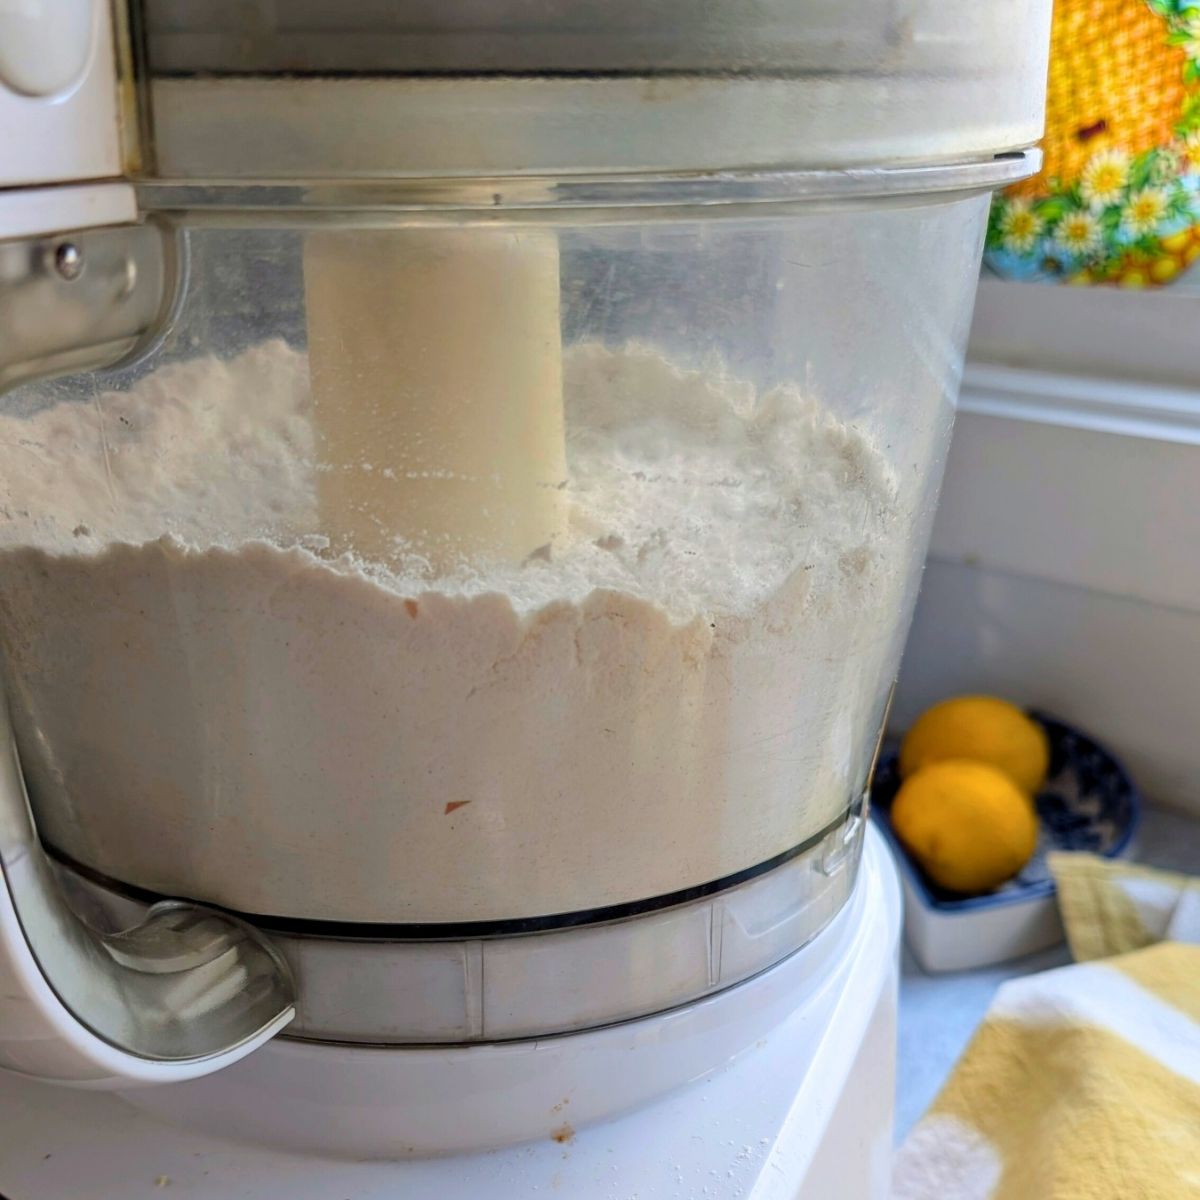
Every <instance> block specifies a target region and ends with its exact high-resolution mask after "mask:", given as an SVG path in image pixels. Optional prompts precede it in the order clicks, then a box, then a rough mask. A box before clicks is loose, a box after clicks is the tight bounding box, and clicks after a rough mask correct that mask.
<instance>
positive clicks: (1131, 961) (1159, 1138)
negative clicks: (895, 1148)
mask: <svg viewBox="0 0 1200 1200" xmlns="http://www.w3.org/2000/svg"><path fill="white" fill-rule="evenodd" d="M1052 857H1054V858H1055V859H1058V860H1059V861H1058V862H1057V863H1052V864H1051V869H1052V870H1053V871H1054V873H1055V877H1056V881H1057V882H1058V885H1059V888H1060V895H1061V897H1062V899H1063V900H1064V904H1063V918H1064V923H1065V925H1066V927H1067V936H1068V940H1069V941H1070V943H1071V946H1072V949H1073V950H1074V951H1075V953H1076V955H1077V957H1078V956H1079V954H1080V953H1081V952H1082V953H1083V954H1085V955H1087V956H1089V957H1091V959H1092V961H1088V962H1081V963H1077V964H1076V965H1074V966H1070V967H1062V968H1060V969H1058V970H1055V971H1047V972H1044V973H1043V974H1040V975H1030V976H1027V977H1026V978H1024V979H1017V980H1013V981H1012V982H1010V983H1007V984H1005V985H1004V986H1003V987H1001V988H1000V990H999V991H998V992H997V995H996V999H995V1000H994V1001H993V1003H992V1006H991V1008H990V1009H989V1010H988V1014H987V1016H986V1017H985V1018H984V1021H983V1024H982V1025H981V1026H980V1028H979V1030H978V1031H977V1032H976V1034H975V1036H974V1038H973V1039H972V1041H971V1043H970V1045H969V1046H968V1047H967V1049H966V1051H965V1052H964V1054H963V1056H962V1058H961V1059H960V1060H959V1062H958V1063H957V1065H956V1066H955V1068H954V1071H953V1073H952V1074H951V1076H950V1079H949V1081H948V1082H947V1084H946V1086H945V1087H944V1088H943V1090H942V1092H941V1094H940V1095H939V1096H938V1098H937V1099H936V1100H935V1101H934V1103H933V1105H932V1107H931V1108H930V1110H929V1112H928V1113H926V1115H925V1116H924V1117H923V1118H922V1119H921V1121H920V1122H919V1123H918V1124H917V1126H916V1127H915V1128H914V1129H913V1131H912V1133H910V1134H909V1136H908V1139H907V1140H906V1141H905V1143H904V1145H903V1146H902V1147H901V1149H900V1151H899V1152H898V1154H897V1158H896V1164H895V1171H894V1177H893V1192H892V1196H893V1200H1196V1198H1197V1197H1200V944H1192V943H1196V942H1200V887H1197V885H1196V883H1195V881H1191V880H1189V879H1187V878H1186V877H1184V876H1177V875H1169V874H1167V873H1166V872H1153V871H1146V870H1142V869H1139V868H1130V867H1123V866H1120V865H1117V864H1112V863H1111V862H1109V861H1107V860H1103V859H1097V858H1093V857H1092V856H1090V855H1054V856H1052ZM1068 859H1069V860H1072V861H1071V862H1067V863H1065V864H1064V862H1063V860H1068ZM1068 895H1069V896H1070V899H1069V901H1068V900H1067V897H1068ZM1156 937H1159V938H1162V937H1166V938H1168V939H1172V940H1164V941H1157V942H1156V941H1155V940H1154V939H1155V938H1156ZM1129 946H1138V947H1140V948H1139V949H1134V950H1128V951H1127V952H1126V953H1121V954H1117V955H1116V956H1115V957H1100V956H1101V955H1103V954H1105V953H1111V951H1112V950H1113V949H1124V948H1127V947H1129Z"/></svg>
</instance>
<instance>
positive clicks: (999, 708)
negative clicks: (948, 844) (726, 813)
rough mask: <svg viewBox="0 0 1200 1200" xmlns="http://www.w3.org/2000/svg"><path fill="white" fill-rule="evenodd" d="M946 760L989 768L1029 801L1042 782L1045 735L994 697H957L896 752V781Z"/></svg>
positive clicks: (927, 715)
mask: <svg viewBox="0 0 1200 1200" xmlns="http://www.w3.org/2000/svg"><path fill="white" fill-rule="evenodd" d="M944 758H973V759H976V760H977V761H978V762H983V763H990V764H991V765H992V766H993V767H998V768H999V769H1000V770H1001V771H1003V772H1004V773H1005V774H1006V775H1008V776H1009V778H1010V779H1012V781H1013V782H1014V783H1015V784H1016V785H1017V786H1018V787H1019V788H1020V789H1021V790H1022V791H1024V792H1026V793H1027V794H1028V795H1031V796H1032V795H1033V794H1034V792H1036V791H1037V790H1038V788H1040V787H1041V786H1042V783H1043V782H1044V780H1045V778H1046V771H1047V769H1048V768H1049V766H1050V745H1049V743H1048V742H1047V740H1046V732H1045V730H1044V729H1042V727H1041V726H1040V725H1039V724H1038V723H1037V722H1036V721H1034V720H1031V719H1030V718H1029V717H1027V716H1026V715H1025V714H1024V713H1023V712H1022V711H1021V710H1020V709H1019V708H1017V706H1016V705H1015V704H1009V703H1008V701H1007V700H998V699H997V698H996V697H995V696H958V697H956V698H955V699H953V700H943V701H942V703H941V704H935V705H934V706H933V707H932V708H930V709H927V710H926V711H925V712H924V713H922V714H921V716H920V717H918V718H917V721H916V723H915V724H914V725H913V727H912V728H911V729H910V730H909V731H908V733H907V735H906V736H905V738H904V741H903V742H902V743H901V746H900V775H901V777H902V778H904V779H907V778H908V777H909V776H910V775H911V774H912V773H913V772H914V771H919V770H920V769H921V768H922V767H924V766H926V765H927V764H929V763H934V762H940V761H941V760H942V759H944Z"/></svg>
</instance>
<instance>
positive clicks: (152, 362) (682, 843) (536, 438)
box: [0, 188, 988, 926]
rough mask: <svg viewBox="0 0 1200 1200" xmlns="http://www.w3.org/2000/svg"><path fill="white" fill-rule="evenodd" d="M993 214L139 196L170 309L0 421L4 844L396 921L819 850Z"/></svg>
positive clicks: (890, 648)
mask: <svg viewBox="0 0 1200 1200" xmlns="http://www.w3.org/2000/svg"><path fill="white" fill-rule="evenodd" d="M987 205H988V197H987V194H986V193H985V192H983V191H980V190H979V189H978V188H976V189H975V190H970V191H962V192H953V191H947V192H945V193H942V194H935V193H931V194H927V195H923V196H911V195H910V196H902V197H898V198H893V199H886V198H881V197H877V198H874V199H872V198H861V199H857V200H853V201H850V200H847V201H846V202H844V203H836V204H835V203H831V202H820V201H812V202H808V203H762V204H749V203H747V204H737V203H729V204H723V205H715V206H711V207H702V206H695V207H691V208H686V207H684V208H671V207H667V206H663V207H658V208H654V207H641V208H637V207H635V208H621V209H614V210H606V209H603V208H600V207H594V208H591V209H581V210H580V211H578V212H570V211H562V210H556V211H555V212H554V213H553V214H541V215H539V214H536V213H535V214H532V215H531V214H529V213H526V214H525V215H524V216H523V217H514V216H513V215H512V214H508V215H503V216H501V217H500V218H497V219H491V218H489V217H488V215H487V214H483V215H477V216H476V217H475V218H473V219H470V220H467V219H462V218H461V217H453V218H451V217H447V216H445V215H443V216H441V217H439V218H437V219H434V218H418V217H415V216H412V215H411V214H410V215H409V216H403V215H397V214H395V213H393V214H391V215H380V214H374V215H372V214H364V213H361V212H358V213H348V212H340V213H339V212H325V213H319V214H313V213H310V214H309V215H307V216H298V215H296V214H293V215H292V216H290V217H288V218H286V219H285V218H284V217H283V216H281V215H279V214H270V213H262V214H257V215H254V214H252V215H242V216H237V215H236V214H230V213H225V214H223V215H215V216H214V215H213V213H211V212H207V213H182V214H177V215H176V217H175V218H174V220H175V221H176V223H177V228H178V237H179V239H180V244H181V245H182V247H183V248H184V251H185V253H184V254H183V256H182V258H183V260H184V261H185V263H186V272H185V277H184V282H183V285H182V292H181V299H180V302H179V304H178V305H177V307H176V310H175V312H174V315H173V319H172V322H171V324H170V327H169V330H168V331H167V333H166V334H165V335H164V336H163V337H162V338H161V339H160V340H159V341H158V342H157V343H156V344H155V345H154V346H152V347H150V348H148V349H147V350H146V351H145V352H144V353H143V354H142V355H141V356H140V357H139V358H138V359H137V360H136V361H134V362H131V363H129V364H127V365H125V366H123V367H121V368H119V369H115V370H111V371H107V372H101V373H96V374H91V375H87V376H80V377H75V378H69V379H60V380H56V381H52V382H49V383H40V384H36V385H31V386H27V387H24V388H22V389H20V390H18V391H16V392H14V393H11V394H10V395H8V396H7V397H5V398H4V399H3V400H2V401H0V456H2V457H3V462H2V464H0V493H2V508H0V643H2V648H3V666H4V672H5V678H6V681H7V687H8V692H9V701H10V704H11V706H12V708H13V713H14V721H15V724H16V727H17V732H18V741H19V748H20V754H21V759H22V764H23V767H24V770H25V774H26V778H27V780H28V783H29V789H30V794H31V799H32V802H33V805H34V808H35V810H36V815H37V819H38V822H39V828H40V830H41V832H42V835H43V837H44V838H45V839H46V841H47V842H48V843H49V844H50V845H51V847H52V848H54V849H55V850H56V851H58V852H59V853H60V854H62V855H64V856H65V857H66V858H68V859H69V860H71V861H73V862H75V863H76V864H79V865H81V866H82V867H84V868H86V869H88V870H89V871H91V872H93V873H99V874H100V875H101V876H104V877H107V878H108V879H111V880H115V881H117V882H119V883H122V884H126V885H132V886H134V887H137V888H142V889H147V890H149V891H151V892H155V893H161V894H166V895H172V896H186V897H189V898H191V899H195V900H202V901H208V902H213V903H217V904H220V905H224V906H226V907H228V908H231V909H235V910H238V911H240V912H243V913H247V914H264V915H272V916H283V917H289V918H313V919H319V920H328V921H352V922H379V923H388V924H393V925H407V926H414V925H421V926H429V925H440V924H445V923H461V922H468V923H470V922H484V923H486V922H492V921H500V922H503V921H511V920H514V919H521V918H528V917H531V916H539V915H547V914H563V913H581V912H593V911H594V910H600V912H601V915H602V914H603V911H604V910H607V909H608V908H610V907H612V906H620V905H623V904H628V903H630V902H635V901H641V900H646V899H651V898H656V897H657V898H663V897H677V898H678V897H685V896H687V895H688V894H690V892H691V891H692V890H694V889H697V888H705V887H711V886H714V885H719V884H720V883H721V882H722V881H734V880H737V879H741V878H746V877H747V876H748V875H749V874H752V873H753V872H755V871H759V870H763V869H766V868H767V867H768V866H770V865H771V864H773V863H777V862H781V861H784V860H785V859H786V858H787V857H788V856H789V855H791V854H794V853H796V852H797V851H798V850H799V848H801V847H804V846H807V845H810V844H813V843H814V842H815V841H816V840H817V839H818V838H819V837H820V836H821V835H822V834H823V833H824V832H827V831H828V830H830V829H831V828H834V827H836V826H837V824H838V823H839V822H841V821H843V820H844V819H845V817H846V814H847V812H848V810H849V809H851V808H852V806H854V805H855V804H856V803H857V802H858V800H859V799H860V798H861V795H862V793H863V790H864V786H865V784H866V780H867V773H868V770H869V766H870V763H871V759H872V755H873V752H874V749H875V747H876V744H877V739H878V736H879V732H880V726H881V722H882V719H883V715H884V708H885V704H886V700H887V697H888V694H889V689H890V686H891V683H892V680H893V677H894V675H895V672H896V668H897V663H898V659H899V655H900V650H901V647H902V644H903V640H904V636H905V633H906V631H907V627H908V622H909V616H910V613H911V609H912V604H913V599H914V595H915V591H916V587H917V581H918V577H919V574H920V569H921V564H922V560H923V557H924V551H925V547H926V541H927V537H928V532H929V525H930V520H931V516H932V513H933V507H934V502H935V498H936V493H937V489H938V485H939V481H940V478H941V473H942V465H943V459H944V456H945V452H946V448H947V444H948V439H949V434H950V427H951V421H952V414H953V400H954V395H955V391H956V388H957V381H958V375H959V370H960V366H961V358H962V352H963V345H964V341H965V337H966V332H967V328H968V324H969V319H970V314H971V307H972V302H973V293H974V287H975V276H976V270H977V264H978V258H979V252H980V246H981V241H982V236H983V231H984V225H985V221H986V216H987Z"/></svg>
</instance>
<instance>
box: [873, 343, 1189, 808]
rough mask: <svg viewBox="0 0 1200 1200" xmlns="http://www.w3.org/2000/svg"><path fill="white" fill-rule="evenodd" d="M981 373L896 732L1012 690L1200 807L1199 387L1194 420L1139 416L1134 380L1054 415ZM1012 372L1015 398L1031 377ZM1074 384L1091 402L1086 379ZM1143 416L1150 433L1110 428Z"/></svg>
mask: <svg viewBox="0 0 1200 1200" xmlns="http://www.w3.org/2000/svg"><path fill="white" fill-rule="evenodd" d="M1196 336H1197V341H1198V344H1200V332H1198V333H1197V335H1196ZM1197 354H1198V355H1200V351H1197ZM1198 365H1200V358H1198ZM1000 374H1001V375H1003V370H1001V372H1000ZM976 375H977V380H976V386H974V387H972V385H971V383H970V378H969V379H968V386H967V387H966V388H965V389H964V401H963V407H964V409H965V410H966V411H964V412H963V413H962V414H961V415H960V417H959V422H958V426H957V428H956V432H955V435H954V444H953V447H952V450H951V454H950V465H949V469H948V473H947V478H946V484H945V488H944V490H943V494H942V502H941V507H940V509H939V514H938V519H937V522H936V525H935V529H934V535H933V546H932V550H931V554H930V559H929V564H928V567H927V570H926V575H925V581H924V587H923V589H922V594H921V599H920V603H919V605H918V609H917V615H916V619H915V623H914V627H913V632H912V636H911V638H910V641H909V645H908V649H907V651H906V654H905V659H904V664H903V667H902V670H901V677H900V687H899V690H898V692H897V698H896V705H895V708H894V710H893V724H894V726H895V727H896V728H897V729H903V728H905V727H906V726H907V725H908V724H909V723H910V722H911V720H912V719H913V718H914V717H915V716H916V715H917V713H918V712H920V710H921V709H922V708H923V707H925V706H926V705H928V704H931V703H933V702H934V701H936V700H938V699H941V698H943V697H945V696H947V695H952V694H954V693H956V692H963V691H989V692H995V693H998V694H1000V695H1004V696H1007V697H1009V698H1011V699H1013V700H1015V701H1017V702H1020V703H1024V704H1030V705H1037V706H1041V707H1044V708H1045V709H1047V710H1048V711H1050V712H1053V713H1055V714H1056V715H1059V716H1061V717H1063V718H1064V719H1066V720H1068V721H1073V722H1076V723H1078V724H1079V725H1080V726H1082V727H1083V728H1085V729H1087V730H1088V731H1089V732H1092V733H1093V734H1095V735H1096V736H1097V737H1099V738H1101V739H1102V740H1103V741H1104V742H1105V743H1106V744H1108V745H1109V746H1110V748H1111V749H1113V750H1114V751H1116V752H1117V753H1118V754H1120V755H1122V756H1123V757H1124V758H1125V760H1126V762H1127V765H1128V766H1129V768H1130V770H1131V771H1132V773H1133V775H1134V777H1135V778H1136V780H1137V781H1138V783H1139V784H1140V785H1141V787H1142V789H1143V791H1144V792H1145V793H1146V794H1147V796H1148V797H1150V798H1152V799H1153V800H1155V801H1157V802H1159V803H1165V804H1172V805H1175V806H1180V807H1185V808H1189V809H1191V810H1193V811H1195V812H1197V813H1200V444H1196V443H1197V442H1200V427H1198V426H1200V396H1198V397H1196V399H1195V402H1194V408H1195V412H1194V414H1193V416H1194V418H1195V419H1194V420H1190V419H1189V415H1188V410H1189V405H1191V404H1192V403H1193V402H1192V401H1190V400H1186V398H1185V399H1184V400H1183V401H1181V400H1180V394H1179V393H1171V395H1169V396H1166V398H1165V399H1164V401H1163V403H1162V404H1160V405H1158V408H1157V410H1155V405H1154V404H1153V403H1150V404H1149V405H1148V406H1147V407H1148V409H1149V410H1154V411H1158V412H1159V413H1160V414H1161V413H1162V412H1167V414H1168V415H1167V416H1166V417H1163V418H1162V419H1158V420H1151V421H1150V422H1149V423H1148V424H1145V425H1138V423H1137V422H1136V421H1133V422H1131V420H1130V419H1127V418H1130V416H1131V414H1133V415H1134V416H1136V414H1137V412H1138V404H1139V402H1140V401H1141V400H1143V399H1145V395H1144V394H1141V393H1144V391H1145V389H1142V390H1141V393H1139V394H1138V395H1134V392H1135V391H1137V390H1138V389H1131V391H1130V403H1128V404H1125V403H1123V402H1122V401H1121V400H1120V398H1119V397H1118V398H1113V397H1111V396H1110V397H1109V401H1108V402H1106V403H1105V404H1103V405H1101V406H1100V407H1101V411H1099V413H1098V412H1097V410H1096V409H1095V407H1094V406H1092V405H1090V404H1088V403H1076V404H1074V405H1073V406H1072V405H1071V404H1068V405H1067V406H1066V409H1065V410H1063V411H1060V412H1057V413H1056V414H1055V415H1054V416H1053V418H1052V419H1050V420H1049V421H1048V420H1047V419H1046V417H1045V411H1044V410H1043V411H1041V412H1039V410H1038V406H1037V403H1036V401H1035V402H1031V403H1029V404H1027V405H1026V406H1025V408H1024V411H1023V412H1022V410H1021V406H1020V405H1015V406H1014V405H1006V404H1004V403H1000V402H996V401H995V395H996V389H995V388H992V387H991V386H990V383H993V382H995V379H994V375H995V372H990V369H989V370H985V371H982V372H976ZM1013 376H1014V379H1015V381H1016V384H1017V385H1020V386H1016V387H1015V391H1020V390H1022V387H1024V384H1027V383H1029V380H1028V379H1024V377H1023V376H1021V373H1020V372H1014V373H1013ZM979 378H982V379H983V384H982V385H981V384H979ZM1040 378H1042V380H1043V384H1045V380H1046V378H1047V377H1040ZM1198 378H1200V372H1198ZM1056 386H1057V385H1056V384H1054V382H1053V381H1051V383H1050V384H1045V386H1043V388H1042V390H1043V391H1046V390H1049V391H1054V390H1055V388H1056ZM1000 390H1001V391H1003V390H1004V389H1003V388H1001V389H1000ZM1033 390H1035V391H1036V390H1037V389H1036V388H1034V389H1033ZM1067 390H1068V391H1069V392H1072V391H1073V394H1075V395H1076V396H1077V397H1079V396H1084V397H1085V398H1086V392H1087V386H1086V381H1083V382H1082V383H1080V381H1078V380H1076V381H1075V382H1074V383H1073V384H1072V386H1071V387H1070V388H1068V389H1067ZM1096 390H1097V391H1102V390H1103V389H1102V388H1097V389H1096ZM1150 392H1151V394H1150V400H1151V401H1153V400H1154V395H1153V389H1151V390H1150ZM1009 410H1011V411H1009ZM996 412H1002V413H1004V415H992V414H995V413H996ZM1130 427H1137V428H1140V429H1141V430H1142V435H1140V436H1131V435H1130V434H1129V433H1127V432H1108V431H1107V430H1110V429H1128V428H1130Z"/></svg>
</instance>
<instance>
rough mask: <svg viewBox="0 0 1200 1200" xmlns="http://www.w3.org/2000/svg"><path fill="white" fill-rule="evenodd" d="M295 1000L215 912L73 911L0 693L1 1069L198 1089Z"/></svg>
mask: <svg viewBox="0 0 1200 1200" xmlns="http://www.w3.org/2000/svg"><path fill="white" fill-rule="evenodd" d="M292 998H293V988H292V981H291V978H290V975H289V973H288V971H287V968H286V966H285V965H284V963H283V961H282V960H281V959H280V958H279V957H278V955H277V954H276V953H275V952H274V951H273V949H272V948H271V947H270V946H269V945H268V944H267V943H266V942H265V941H264V940H263V939H262V938H261V936H260V935H259V934H257V933H256V932H255V931H254V930H252V929H251V928H250V927H249V926H246V925H244V924H243V923H242V922H240V921H238V920H236V919H234V918H232V917H229V916H226V915H225V914H223V913H217V912H213V911H211V910H208V909H205V908H202V907H200V906H198V905H192V904H184V903H176V902H174V901H165V902H163V903H161V904H156V905H155V906H154V907H153V908H152V909H150V911H149V912H148V913H147V914H146V918H145V920H144V921H143V922H142V923H141V924H140V925H138V926H136V927H135V928H133V929H129V930H124V931H120V932H117V933H103V932H101V931H99V930H96V929H93V928H92V927H90V926H89V925H87V924H85V922H84V921H83V920H82V919H81V918H80V917H79V916H77V915H76V914H75V913H74V912H73V911H72V910H71V908H70V907H69V906H68V905H67V903H66V901H65V899H64V898H63V896H62V894H61V892H60V890H59V885H58V879H57V877H56V875H55V873H54V869H53V867H52V866H51V864H50V862H49V860H48V858H47V857H46V854H45V852H44V850H43V849H42V847H41V845H40V844H39V842H38V840H37V835H36V830H35V828H34V824H33V818H32V814H31V811H30V808H29V801H28V797H27V796H26V792H25V785H24V781H23V779H22V775H21V768H20V763H19V761H18V758H17V749H16V744H15V742H14V740H13V735H12V728H11V724H10V722H9V717H8V706H7V703H6V702H5V700H4V699H3V697H2V696H0V1067H3V1068H5V1069H7V1070H10V1071H15V1072H18V1073H19V1074H22V1075H26V1076H29V1077H31V1078H35V1079H42V1080H49V1081H53V1082H56V1083H65V1084H70V1085H73V1086H76V1087H87V1088H128V1087H130V1086H137V1085H144V1084H153V1083H173V1082H177V1081H180V1080H184V1079H193V1078H195V1077H197V1076H199V1075H207V1074H209V1073H210V1072H212V1071H216V1070H219V1069H220V1068H221V1067H224V1066H228V1065H229V1064H230V1063H234V1062H237V1060H238V1059H240V1058H243V1057H244V1056H245V1055H247V1054H249V1053H250V1051H251V1050H253V1049H254V1048H255V1047H256V1046H259V1045H261V1044H262V1043H263V1042H265V1041H266V1040H267V1039H268V1038H270V1037H271V1036H272V1035H273V1034H275V1033H277V1032H278V1031H279V1030H280V1029H282V1028H283V1027H284V1026H285V1025H286V1024H287V1023H288V1022H289V1021H290V1020H291V1019H292V1016H293V1015H294V1009H293V1005H292Z"/></svg>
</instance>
